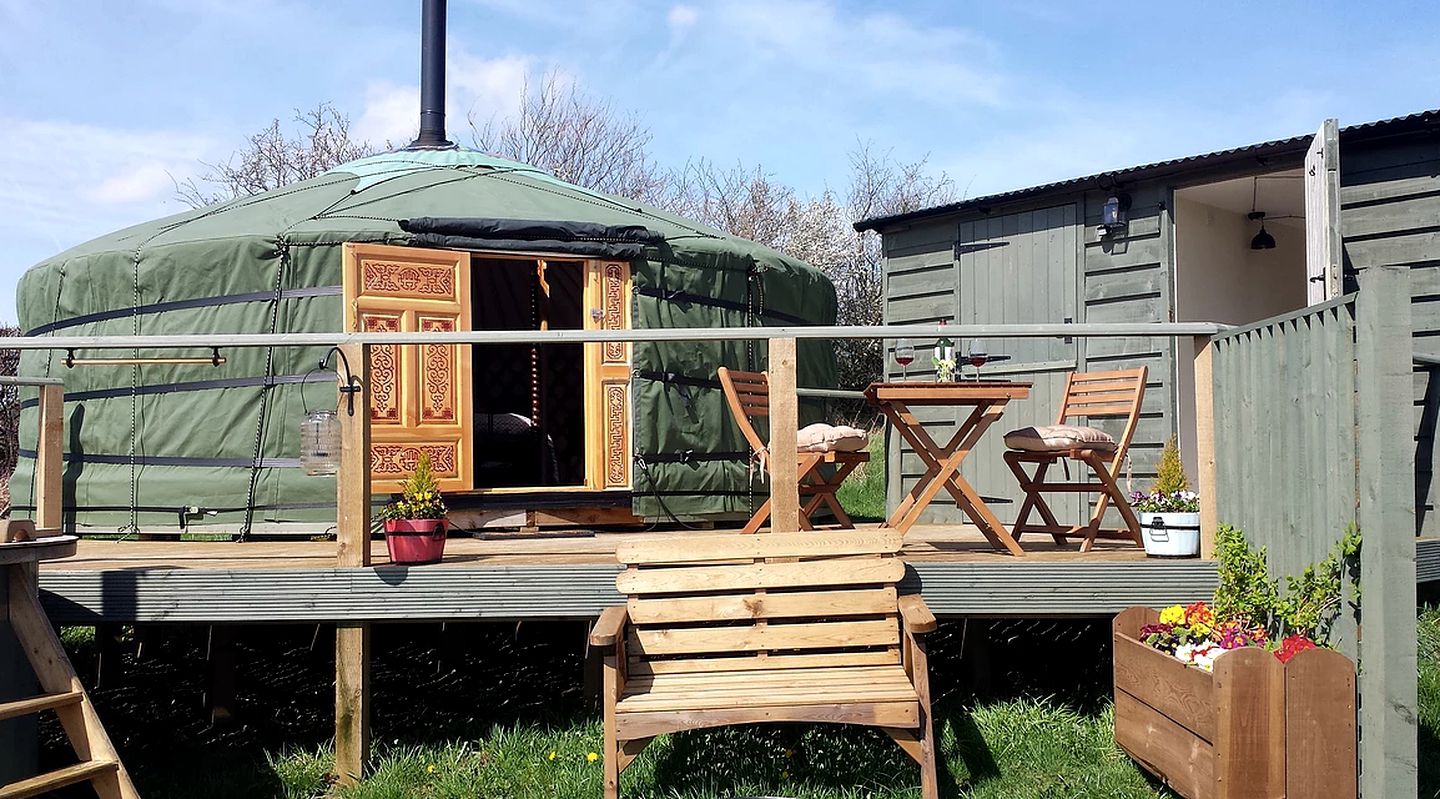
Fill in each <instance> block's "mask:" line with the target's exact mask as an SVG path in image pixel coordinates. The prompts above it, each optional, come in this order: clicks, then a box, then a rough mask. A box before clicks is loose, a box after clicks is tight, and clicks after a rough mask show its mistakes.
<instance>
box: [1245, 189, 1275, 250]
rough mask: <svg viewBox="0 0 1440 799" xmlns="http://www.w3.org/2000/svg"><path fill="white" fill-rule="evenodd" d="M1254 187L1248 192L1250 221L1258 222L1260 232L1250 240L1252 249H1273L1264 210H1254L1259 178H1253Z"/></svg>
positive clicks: (1258, 196)
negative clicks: (1266, 226) (1266, 227)
mask: <svg viewBox="0 0 1440 799" xmlns="http://www.w3.org/2000/svg"><path fill="white" fill-rule="evenodd" d="M1254 181H1255V188H1254V189H1253V190H1252V191H1251V193H1250V221H1251V222H1259V223H1260V232H1259V233H1256V234H1255V238H1253V239H1251V240H1250V249H1252V250H1273V249H1275V237H1274V236H1272V235H1270V232H1269V231H1267V230H1266V229H1265V212H1264V211H1257V210H1255V207H1256V204H1257V202H1258V200H1259V198H1260V178H1259V177H1256V178H1254Z"/></svg>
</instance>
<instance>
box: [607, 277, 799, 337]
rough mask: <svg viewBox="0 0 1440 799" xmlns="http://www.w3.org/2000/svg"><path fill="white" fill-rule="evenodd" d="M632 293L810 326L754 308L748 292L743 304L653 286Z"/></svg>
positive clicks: (636, 288)
mask: <svg viewBox="0 0 1440 799" xmlns="http://www.w3.org/2000/svg"><path fill="white" fill-rule="evenodd" d="M634 291H635V293H636V294H638V295H640V296H642V297H651V298H654V299H657V300H661V301H663V302H683V303H690V304H693V305H704V306H707V307H710V308H722V309H724V310H727V311H736V312H738V313H743V314H745V315H746V316H747V317H764V318H766V319H773V320H775V321H777V322H789V323H790V324H795V325H808V324H812V323H811V322H810V321H809V320H807V319H803V318H801V317H799V316H795V315H794V314H788V313H785V312H784V311H777V310H775V309H773V308H766V307H764V304H763V302H762V303H761V304H760V305H759V306H758V307H756V306H755V305H754V304H752V303H751V302H750V300H749V296H748V295H749V292H748V291H747V292H746V294H747V298H746V301H745V302H737V301H735V300H722V299H720V298H719V297H704V296H701V295H699V294H691V293H689V292H686V291H672V290H669V289H662V288H657V287H655V286H636V287H635V289H634ZM753 326H754V325H747V327H753Z"/></svg>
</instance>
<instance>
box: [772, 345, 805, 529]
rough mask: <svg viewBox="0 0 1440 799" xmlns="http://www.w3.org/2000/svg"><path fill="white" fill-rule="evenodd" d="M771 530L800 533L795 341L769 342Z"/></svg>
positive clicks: (798, 414)
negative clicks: (796, 440) (796, 441)
mask: <svg viewBox="0 0 1440 799" xmlns="http://www.w3.org/2000/svg"><path fill="white" fill-rule="evenodd" d="M769 343H770V347H769V352H770V360H769V367H768V372H769V378H770V459H769V460H770V462H769V464H768V465H769V467H770V530H771V532H776V533H793V532H797V531H798V530H799V529H800V485H799V477H798V471H799V459H798V458H797V457H796V453H797V452H798V451H799V447H798V446H797V445H796V443H795V439H796V434H797V433H798V432H799V428H800V411H799V399H798V398H797V397H796V395H795V339H793V338H772V339H770V342H769Z"/></svg>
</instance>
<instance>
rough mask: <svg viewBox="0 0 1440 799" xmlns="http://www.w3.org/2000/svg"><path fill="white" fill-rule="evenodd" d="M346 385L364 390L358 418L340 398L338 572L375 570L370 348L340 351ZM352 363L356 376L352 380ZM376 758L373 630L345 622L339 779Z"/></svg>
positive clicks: (340, 628) (349, 778)
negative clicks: (372, 705) (372, 697)
mask: <svg viewBox="0 0 1440 799" xmlns="http://www.w3.org/2000/svg"><path fill="white" fill-rule="evenodd" d="M340 351H341V352H342V353H344V355H345V360H341V361H339V366H340V371H341V372H342V374H341V375H340V379H341V382H342V384H343V383H344V382H345V381H346V380H349V381H351V382H352V383H353V384H354V385H358V386H360V387H361V391H360V393H359V394H356V395H354V397H355V415H353V416H351V415H349V413H347V408H348V405H349V398H348V397H347V396H345V395H344V394H341V396H340V471H339V474H338V475H336V483H337V485H336V494H337V498H336V512H337V514H338V516H337V519H336V533H335V541H336V564H335V565H336V566H338V567H340V568H347V567H349V568H363V567H366V566H369V565H370V401H369V397H368V396H367V394H366V389H367V388H368V387H369V379H368V377H367V375H368V373H369V366H370V348H369V347H368V346H366V345H363V344H346V345H342V346H341V347H340ZM346 361H348V362H349V364H350V369H351V374H349V375H346V374H343V372H344V369H345V367H344V364H345V362H346ZM369 755H370V624H369V623H368V622H341V623H339V624H337V625H336V626H335V776H336V778H337V779H338V780H339V782H340V784H342V785H353V784H355V783H356V782H358V781H359V780H360V778H361V777H362V776H364V772H365V761H366V760H367V759H368V758H369Z"/></svg>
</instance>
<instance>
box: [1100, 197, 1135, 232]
mask: <svg viewBox="0 0 1440 799" xmlns="http://www.w3.org/2000/svg"><path fill="white" fill-rule="evenodd" d="M1129 210H1130V195H1128V194H1124V193H1122V192H1116V193H1114V194H1111V195H1110V196H1109V197H1106V198H1105V204H1104V205H1102V206H1100V225H1099V227H1098V228H1097V232H1098V233H1099V234H1100V235H1101V236H1102V237H1103V236H1109V235H1112V234H1114V233H1116V232H1117V231H1120V230H1124V228H1125V222H1126V219H1125V216H1126V212H1128V211H1129Z"/></svg>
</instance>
